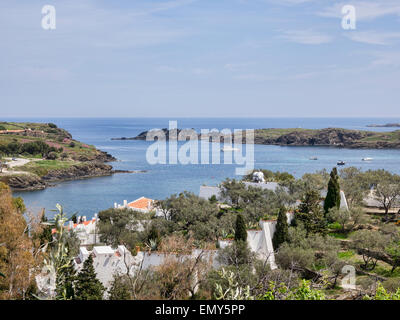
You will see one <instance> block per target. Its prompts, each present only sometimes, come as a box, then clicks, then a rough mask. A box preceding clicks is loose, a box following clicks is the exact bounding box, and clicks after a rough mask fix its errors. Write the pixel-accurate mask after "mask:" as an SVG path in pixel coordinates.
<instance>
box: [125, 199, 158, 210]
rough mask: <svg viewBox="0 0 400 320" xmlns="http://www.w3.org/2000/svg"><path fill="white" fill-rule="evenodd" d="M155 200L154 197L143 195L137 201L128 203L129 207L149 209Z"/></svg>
mask: <svg viewBox="0 0 400 320" xmlns="http://www.w3.org/2000/svg"><path fill="white" fill-rule="evenodd" d="M153 201H154V200H152V199H149V198H145V197H141V198H139V199H137V200H135V201H132V202H130V203H128V207H129V208H133V209H149V208H151V206H152V204H153Z"/></svg>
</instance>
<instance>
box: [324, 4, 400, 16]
mask: <svg viewBox="0 0 400 320" xmlns="http://www.w3.org/2000/svg"><path fill="white" fill-rule="evenodd" d="M345 5H353V6H354V7H355V8H356V16H357V20H359V21H362V20H374V19H377V18H381V17H384V16H387V15H398V16H400V2H399V1H398V0H395V1H393V0H387V1H383V0H380V1H373V2H371V1H347V2H341V3H337V4H334V5H332V6H330V7H327V8H325V9H324V10H322V11H320V12H317V14H318V15H319V16H322V17H328V18H342V17H343V15H342V8H343V6H345Z"/></svg>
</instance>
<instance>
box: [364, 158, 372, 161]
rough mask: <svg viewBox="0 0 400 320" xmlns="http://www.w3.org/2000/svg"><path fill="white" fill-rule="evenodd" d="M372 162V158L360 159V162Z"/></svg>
mask: <svg viewBox="0 0 400 320" xmlns="http://www.w3.org/2000/svg"><path fill="white" fill-rule="evenodd" d="M372 160H374V159H373V158H362V161H372Z"/></svg>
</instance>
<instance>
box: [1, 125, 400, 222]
mask: <svg viewBox="0 0 400 320" xmlns="http://www.w3.org/2000/svg"><path fill="white" fill-rule="evenodd" d="M2 120H4V121H31V122H52V123H55V124H57V126H59V127H61V128H64V129H66V130H68V131H69V132H70V133H71V134H72V135H73V137H74V139H77V140H79V141H82V142H85V143H87V144H92V145H95V146H96V147H97V148H98V149H100V150H104V151H107V152H108V153H110V154H112V155H113V156H114V157H116V158H117V159H118V161H116V162H112V163H110V164H112V166H113V167H114V169H119V170H131V171H136V170H137V171H140V170H143V171H146V172H143V173H118V174H114V175H112V176H106V177H98V178H90V179H83V180H76V181H67V182H61V183H57V184H55V185H54V186H52V187H49V188H47V189H45V190H40V191H29V192H28V191H26V192H14V196H20V197H22V198H23V199H24V201H25V204H26V206H27V207H28V208H29V210H31V211H33V212H36V211H39V210H41V209H43V208H44V209H45V210H46V214H47V215H48V216H50V217H51V216H52V215H53V214H54V212H53V211H52V210H54V209H55V206H56V204H57V203H59V204H61V205H62V206H63V207H64V211H65V212H66V213H67V215H72V214H74V213H77V214H78V215H82V216H83V215H85V216H87V218H90V217H92V216H93V215H94V214H95V213H98V212H99V211H101V210H105V209H108V208H111V207H113V206H114V203H118V204H122V203H123V201H124V200H127V201H128V202H129V201H133V200H135V199H137V198H139V197H142V196H144V197H148V198H151V199H164V198H166V197H168V196H170V195H172V194H178V193H180V192H183V191H190V192H193V193H195V194H198V192H199V188H200V186H201V185H211V186H213V185H217V184H219V183H220V182H221V181H223V180H224V179H226V178H241V176H238V175H236V170H235V169H237V168H238V167H243V166H241V165H238V164H236V163H234V162H233V163H232V164H227V163H225V162H224V158H223V157H224V155H223V154H222V152H221V163H220V164H201V161H200V164H181V163H179V162H178V164H169V163H168V162H167V163H166V164H151V163H149V162H148V160H147V158H146V152H147V150H148V149H149V146H151V145H152V144H153V143H152V142H148V141H138V140H111V138H120V137H134V136H136V135H138V134H139V133H141V132H142V131H146V130H149V129H153V128H168V127H169V121H177V127H178V128H193V129H195V130H196V131H198V132H200V130H201V129H210V130H211V129H218V130H222V129H230V130H232V131H233V130H235V129H259V128H309V129H320V128H330V127H335V128H347V129H358V130H374V131H392V130H395V129H394V128H368V127H367V125H368V124H385V123H393V122H400V119H394V118H378V119H377V118H373V119H372V118H171V119H168V118H49V119H46V118H40V119H38V118H3V119H2ZM183 143H184V142H182V143H180V144H179V145H178V149H180V148H181V147H182V144H183ZM209 150H210V152H211V150H212V148H211V147H210V148H209ZM242 151H243V153H244V152H245V149H243V150H242ZM311 157H317V158H318V160H310V158H311ZM366 157H369V158H373V160H372V161H369V162H366V161H362V158H366ZM339 160H343V161H345V162H346V165H345V166H346V167H348V166H355V167H359V168H361V169H363V170H368V169H386V170H389V171H391V172H394V173H400V150H365V149H362V150H357V149H342V148H335V147H286V146H285V147H282V146H266V145H255V146H254V167H255V168H263V169H268V170H272V171H287V172H289V173H291V174H293V175H294V176H295V177H301V176H302V175H303V174H304V173H307V172H315V171H317V170H321V169H326V170H328V171H329V170H331V169H332V167H334V166H336V163H337V161H339Z"/></svg>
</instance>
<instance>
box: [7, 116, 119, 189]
mask: <svg viewBox="0 0 400 320" xmlns="http://www.w3.org/2000/svg"><path fill="white" fill-rule="evenodd" d="M0 156H1V157H0V181H2V182H6V183H7V184H8V185H9V186H10V187H11V188H12V189H14V190H41V189H44V188H46V187H47V186H49V185H50V184H51V183H52V182H60V181H66V180H76V179H84V178H91V177H100V176H108V175H111V174H113V173H116V172H120V171H116V170H113V167H112V166H111V165H109V164H107V162H111V161H116V159H115V158H114V157H113V156H112V155H110V154H108V153H107V152H104V151H101V150H98V149H96V148H95V147H94V146H92V145H87V144H85V143H82V142H80V141H77V140H75V139H73V138H72V135H71V134H70V133H69V132H67V131H66V130H64V129H61V128H58V127H57V126H56V125H55V124H52V123H15V122H0Z"/></svg>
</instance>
